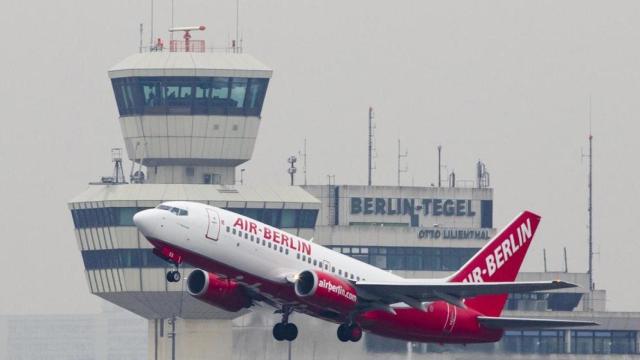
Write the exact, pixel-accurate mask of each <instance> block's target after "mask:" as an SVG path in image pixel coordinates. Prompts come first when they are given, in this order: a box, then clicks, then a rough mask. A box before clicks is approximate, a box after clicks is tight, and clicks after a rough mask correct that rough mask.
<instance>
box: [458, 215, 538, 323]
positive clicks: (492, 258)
mask: <svg viewBox="0 0 640 360" xmlns="http://www.w3.org/2000/svg"><path fill="white" fill-rule="evenodd" d="M538 223H540V216H538V215H536V214H534V213H532V212H529V211H525V212H523V213H522V214H520V216H518V217H517V218H516V219H515V220H513V221H512V222H511V223H510V224H509V225H508V226H507V227H506V228H504V229H503V230H502V231H501V232H500V233H498V235H496V237H494V238H493V239H491V241H489V242H488V243H487V244H486V245H485V246H484V247H483V248H482V249H480V251H478V252H477V253H476V254H475V255H474V256H473V257H472V258H471V260H469V261H468V262H467V263H466V264H464V266H462V268H461V269H460V270H458V272H456V273H455V274H453V275H452V276H451V278H449V281H450V282H509V281H514V280H515V279H516V276H517V275H518V271H520V265H522V261H523V260H524V256H525V255H526V253H527V250H528V249H529V244H531V240H533V234H535V232H536V229H537V228H538ZM506 301H507V294H503V295H482V296H476V297H475V298H470V299H466V300H465V305H467V306H469V307H470V308H472V309H475V310H477V311H479V312H480V313H482V314H484V315H488V316H499V315H500V313H501V312H502V308H503V307H504V304H505V302H506Z"/></svg>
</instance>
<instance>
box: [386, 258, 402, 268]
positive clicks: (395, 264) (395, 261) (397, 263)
mask: <svg viewBox="0 0 640 360" xmlns="http://www.w3.org/2000/svg"><path fill="white" fill-rule="evenodd" d="M404 260H405V259H404V256H402V255H387V269H389V270H402V269H405V261H404Z"/></svg>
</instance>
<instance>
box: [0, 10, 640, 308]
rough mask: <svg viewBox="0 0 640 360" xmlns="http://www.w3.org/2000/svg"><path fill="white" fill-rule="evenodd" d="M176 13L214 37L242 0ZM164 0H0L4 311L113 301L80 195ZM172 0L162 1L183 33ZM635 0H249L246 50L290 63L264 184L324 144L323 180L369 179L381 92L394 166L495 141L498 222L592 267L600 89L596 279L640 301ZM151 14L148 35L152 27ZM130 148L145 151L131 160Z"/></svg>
mask: <svg viewBox="0 0 640 360" xmlns="http://www.w3.org/2000/svg"><path fill="white" fill-rule="evenodd" d="M175 3H176V12H175V19H176V25H195V24H204V25H207V27H208V29H207V31H206V32H205V33H204V34H203V35H200V34H198V35H196V37H198V38H202V37H204V38H205V39H206V40H207V41H208V42H209V45H211V43H213V44H214V45H217V46H222V45H224V44H225V43H226V42H227V39H229V38H230V36H231V35H230V34H233V33H234V32H235V26H234V21H235V1H232V0H225V1H215V2H212V1H196V0H189V1H181V0H176V1H175ZM148 5H149V2H148V1H122V0H114V1H99V2H98V1H79V0H77V1H68V0H61V1H53V2H52V1H5V2H2V4H0V29H1V30H2V34H3V40H2V56H1V57H0V64H1V65H2V66H0V69H1V70H0V71H1V72H2V73H1V75H2V81H1V82H0V99H2V100H1V102H0V104H2V111H3V112H2V124H3V126H2V129H3V130H2V131H0V164H2V166H3V170H2V171H0V184H1V186H0V199H2V203H3V206H0V229H2V230H1V233H0V234H1V238H0V239H1V241H2V244H3V245H2V247H1V250H0V264H2V265H3V267H4V268H5V269H6V271H8V273H6V274H5V276H4V278H3V283H4V284H3V289H5V290H4V291H3V292H2V296H0V312H1V313H9V314H12V313H59V312H91V311H97V309H98V308H99V301H98V300H97V298H96V297H93V296H91V295H90V294H89V293H88V290H87V286H86V283H85V279H84V273H83V271H82V270H83V266H82V262H81V257H80V253H79V251H78V248H77V245H76V241H75V238H74V235H73V226H72V222H71V216H70V213H69V211H68V210H67V208H66V202H67V201H68V200H69V199H71V198H72V197H73V196H74V195H75V194H78V193H79V192H81V191H82V190H84V189H85V188H86V186H87V183H88V182H89V181H93V180H96V179H98V177H99V176H100V175H105V174H108V173H110V172H111V163H110V158H109V156H110V154H109V149H110V148H111V147H116V146H122V140H121V137H120V128H119V125H118V121H117V112H116V107H115V101H114V99H113V96H112V93H111V86H110V84H109V82H108V78H107V74H106V72H107V69H108V68H109V67H110V66H112V65H114V64H115V63H117V62H118V61H119V60H121V59H122V58H124V57H126V56H128V55H129V54H131V53H133V52H136V51H137V46H138V24H139V23H141V22H143V23H145V27H146V29H148V25H149V18H150V16H149V9H148ZM169 9H170V1H169V0H164V1H156V12H155V14H156V15H155V23H156V33H159V35H160V36H162V37H164V38H167V37H168V34H167V32H166V28H167V27H168V24H169V19H170V13H169ZM638 18H640V2H637V1H606V2H604V1H598V2H594V1H513V0H509V1H481V2H480V1H455V2H452V1H437V2H436V1H402V2H399V1H371V0H360V1H335V0H324V1H311V0H298V1H271V0H269V1H266V0H264V1H248V0H241V25H240V27H241V31H242V34H243V37H244V40H245V41H244V45H245V52H248V53H251V54H253V55H254V56H256V57H257V58H258V59H260V60H262V61H263V62H265V63H266V64H268V65H270V66H271V67H272V68H273V69H274V71H275V73H274V78H273V80H272V82H271V84H270V88H269V92H268V94H267V99H266V103H265V107H264V111H263V122H262V125H261V129H260V135H259V139H258V141H257V144H256V149H255V154H254V159H253V160H252V161H250V162H249V163H247V164H246V166H245V167H246V169H247V171H246V180H247V182H248V183H249V184H251V183H257V182H258V181H266V182H269V183H274V184H277V183H279V184H284V183H285V182H286V181H287V178H286V176H287V175H286V172H285V170H286V166H287V164H286V161H285V160H286V158H287V157H288V156H289V155H290V154H292V153H294V152H297V151H298V150H299V149H301V148H302V144H303V139H304V138H305V137H306V138H307V139H308V142H309V145H308V150H309V180H310V182H311V183H323V184H324V183H326V175H327V174H335V175H336V182H338V183H349V184H361V183H364V182H365V181H366V141H367V140H366V116H367V108H368V106H369V105H371V106H373V107H374V108H375V113H376V123H377V131H376V132H377V153H378V157H377V159H376V166H377V170H376V172H375V175H374V182H375V183H376V184H394V183H395V179H396V173H395V156H396V146H397V144H396V141H397V139H398V138H400V139H401V140H402V141H403V144H406V147H407V148H408V150H409V161H408V162H409V173H408V174H405V175H404V184H407V185H410V184H411V183H414V184H415V185H426V184H429V183H431V182H434V181H435V178H436V176H435V170H436V150H435V149H436V146H437V144H443V146H444V162H445V164H446V165H447V166H448V169H450V170H451V169H455V171H456V174H457V175H458V178H459V179H471V178H472V177H473V171H474V164H475V162H476V161H477V160H478V159H482V160H483V161H485V162H486V163H487V165H488V168H489V171H490V172H491V180H492V185H493V187H495V205H494V211H495V212H494V224H495V225H496V226H498V227H501V226H503V225H504V224H505V223H506V222H507V221H509V220H510V219H511V218H512V217H513V216H514V215H515V214H516V213H517V212H519V211H521V210H522V209H525V208H528V209H531V210H534V211H536V212H538V213H540V214H541V215H542V216H543V222H542V224H541V227H540V230H539V231H538V234H537V237H536V241H535V242H534V244H533V245H532V248H531V250H530V253H529V256H528V258H527V261H526V263H525V270H535V271H540V270H542V249H543V248H547V249H548V254H549V255H548V257H549V263H550V268H551V269H558V270H559V269H561V268H562V247H563V246H566V247H567V248H568V251H569V269H570V271H585V270H586V248H587V247H586V234H587V230H586V221H587V215H586V162H585V161H583V160H582V159H581V152H582V150H583V149H584V150H586V145H587V133H588V113H589V111H588V108H589V107H588V102H589V101H588V99H589V96H591V97H592V103H593V105H592V117H593V133H594V135H595V156H594V165H595V177H594V183H595V187H594V191H595V200H594V204H595V227H594V229H595V240H596V250H597V251H598V253H599V254H598V255H597V256H596V258H595V266H596V267H595V273H596V275H595V276H596V284H597V287H598V288H604V289H607V290H608V293H609V302H608V304H607V306H608V308H609V309H613V310H634V311H640V308H639V307H638V301H637V299H638V298H639V297H640V296H639V295H640V289H638V287H637V286H635V284H633V283H631V284H630V282H631V280H632V279H633V277H632V276H633V275H632V274H634V273H635V268H634V267H633V266H632V264H633V263H635V261H636V260H637V257H638V253H639V252H640V245H639V241H638V240H639V239H638V232H637V230H636V225H637V218H638V217H639V215H640V212H639V211H638V201H639V200H640V185H639V183H638V178H640V170H639V168H638V165H639V164H638V158H637V156H638V154H639V150H640V145H639V144H638V141H637V134H638V132H639V130H640V125H639V124H638V121H637V119H638V118H640V106H639V102H638V96H639V94H640V47H639V46H638V44H640V22H638ZM148 38H149V36H148V33H147V32H146V31H145V42H148ZM128 166H129V164H127V167H128Z"/></svg>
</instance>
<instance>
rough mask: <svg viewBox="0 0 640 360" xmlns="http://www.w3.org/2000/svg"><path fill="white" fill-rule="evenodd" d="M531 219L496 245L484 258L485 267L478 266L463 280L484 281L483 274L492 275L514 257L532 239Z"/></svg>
mask: <svg viewBox="0 0 640 360" xmlns="http://www.w3.org/2000/svg"><path fill="white" fill-rule="evenodd" d="M531 237H532V232H531V220H530V219H527V220H526V222H524V223H522V224H521V225H520V226H519V227H517V228H516V231H515V232H512V233H511V234H510V235H509V236H508V237H507V238H505V239H503V240H502V241H500V242H499V243H497V244H496V245H495V247H494V248H493V251H492V252H490V253H489V254H487V256H486V257H485V259H484V263H485V267H484V268H482V267H480V266H476V267H475V268H474V269H473V270H472V271H471V273H469V275H467V277H466V278H465V279H464V280H463V281H462V282H465V283H481V282H484V278H483V276H489V277H490V276H491V275H493V274H494V273H495V272H496V270H498V269H500V268H501V267H502V266H503V265H504V264H506V263H507V261H509V259H510V258H512V257H513V256H514V255H515V254H516V253H517V252H518V250H520V248H521V247H522V246H523V245H525V244H526V243H527V242H528V241H530V240H531Z"/></svg>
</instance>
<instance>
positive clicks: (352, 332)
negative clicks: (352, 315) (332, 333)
mask: <svg viewBox="0 0 640 360" xmlns="http://www.w3.org/2000/svg"><path fill="white" fill-rule="evenodd" d="M360 339H362V328H361V327H360V326H358V325H357V324H355V323H353V324H342V325H340V326H338V340H340V341H342V342H347V341H353V342H357V341H359V340H360Z"/></svg>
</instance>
